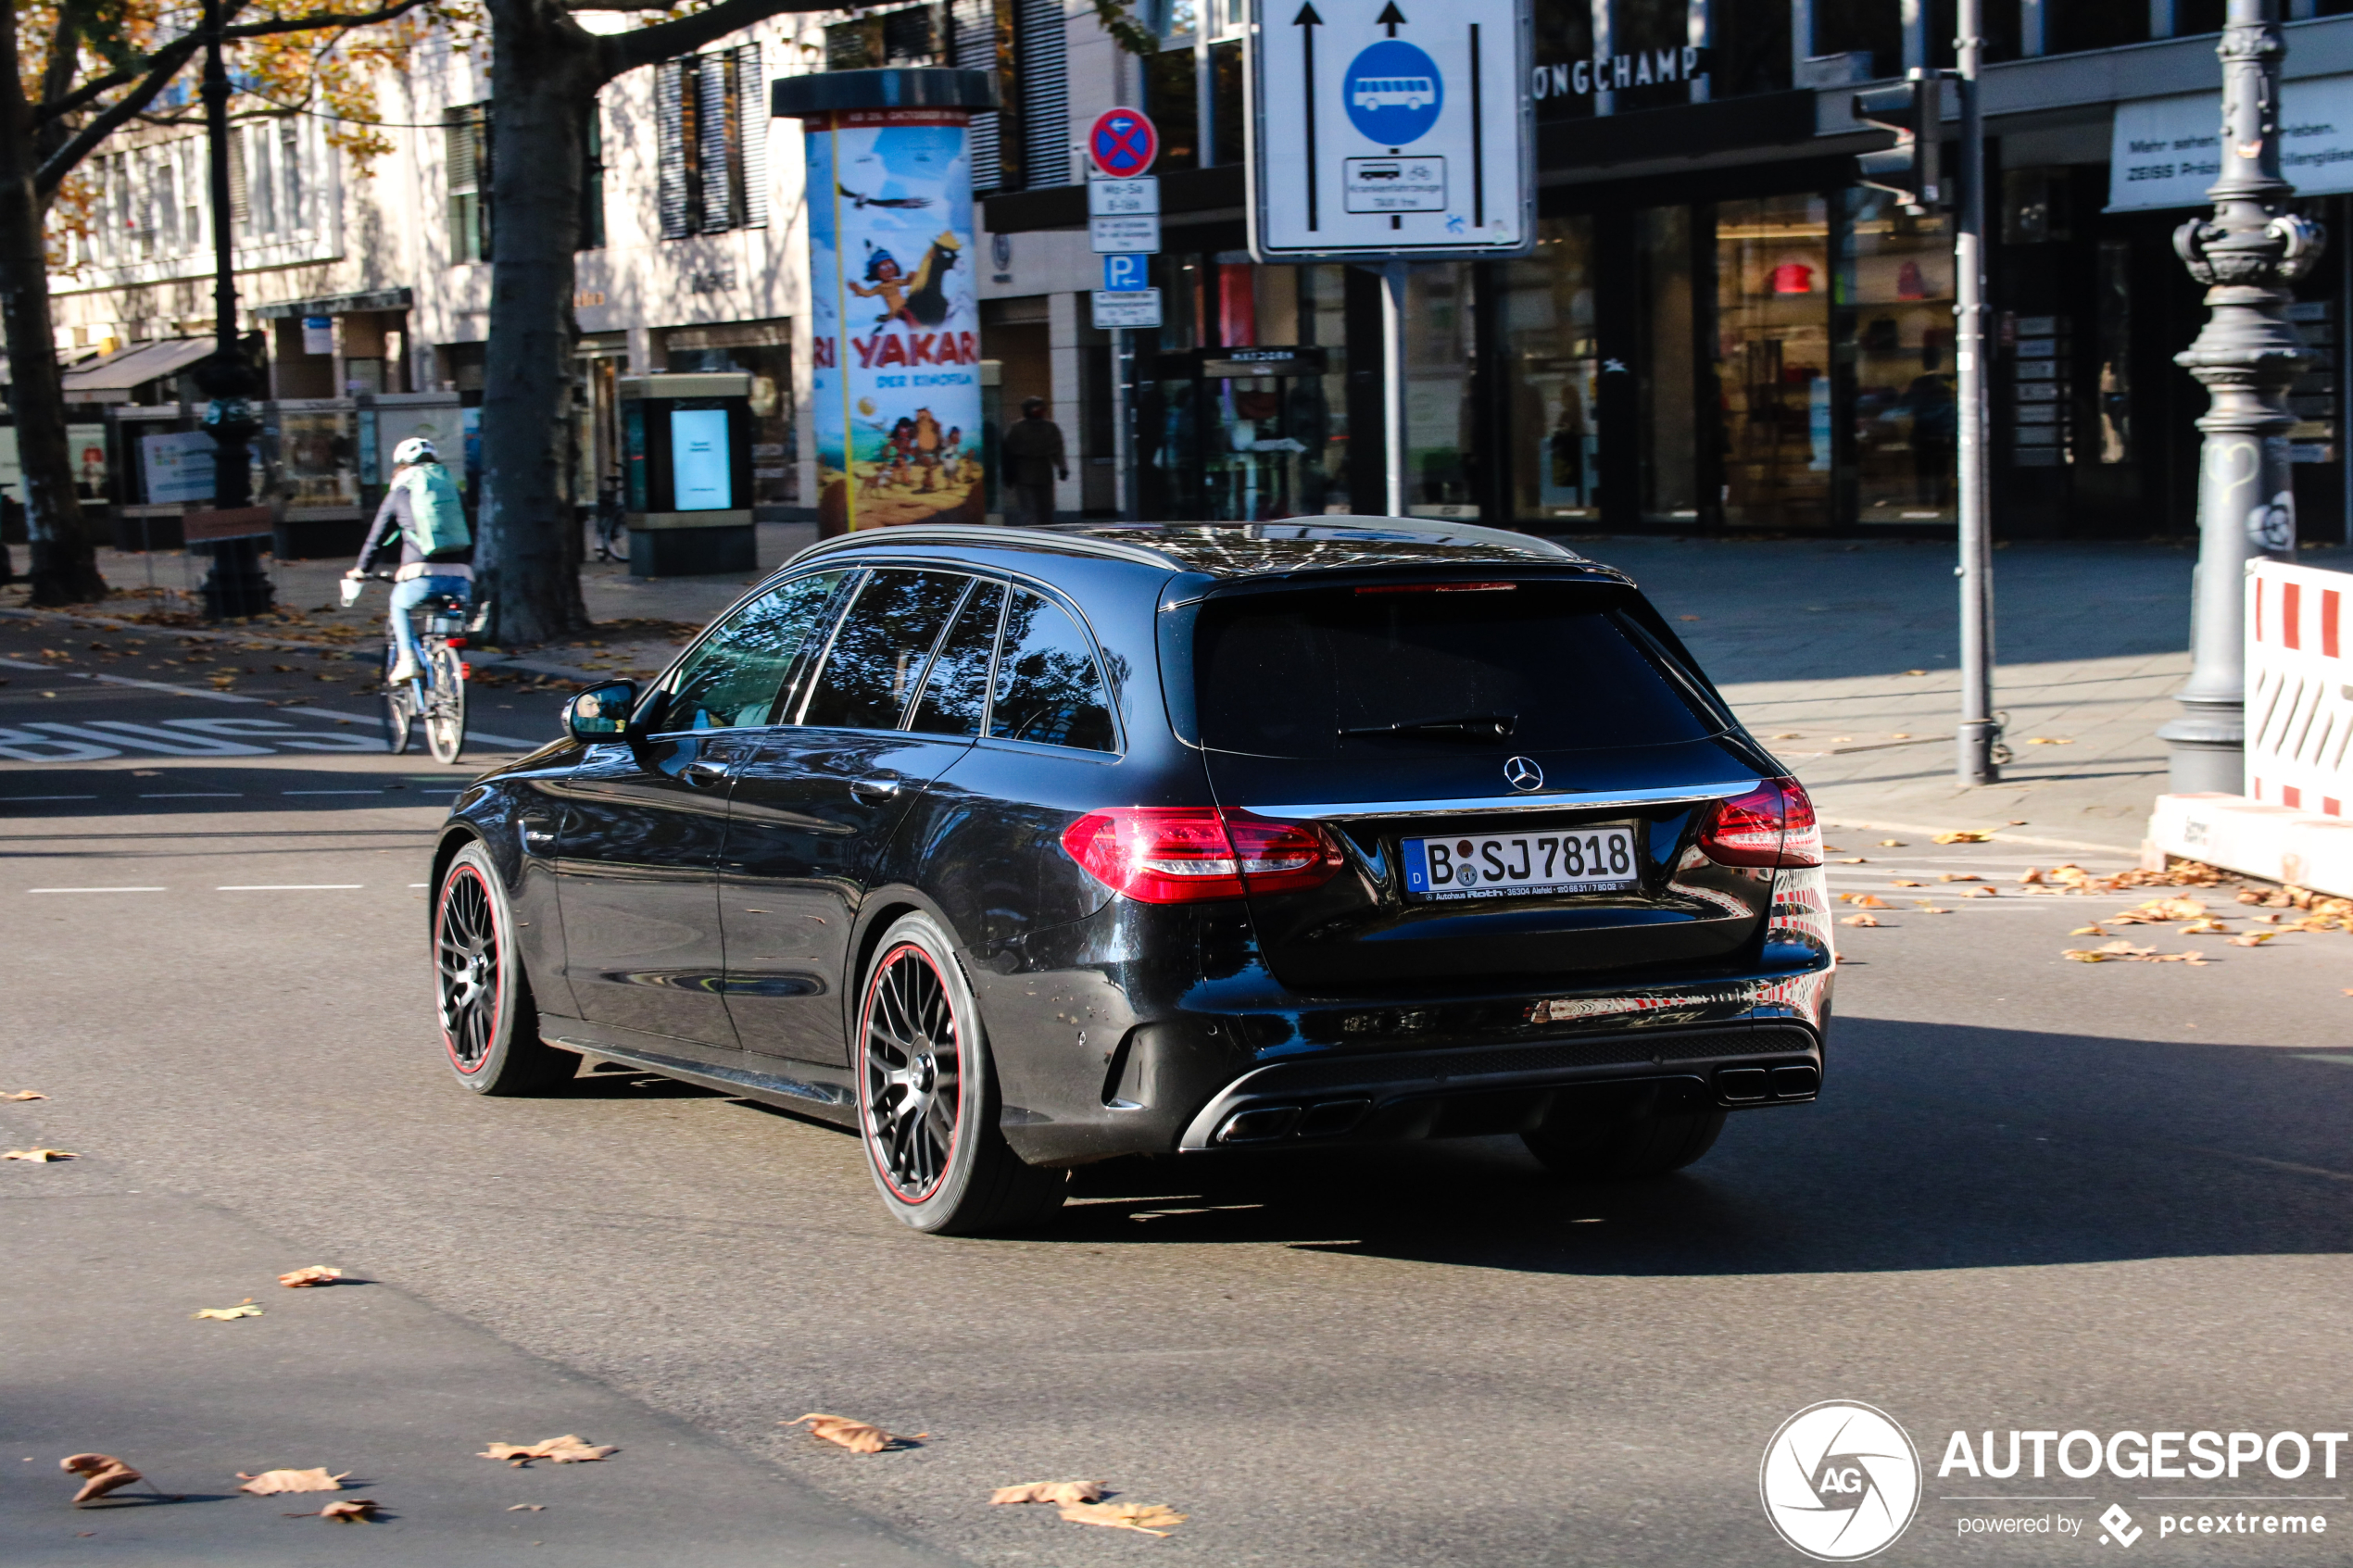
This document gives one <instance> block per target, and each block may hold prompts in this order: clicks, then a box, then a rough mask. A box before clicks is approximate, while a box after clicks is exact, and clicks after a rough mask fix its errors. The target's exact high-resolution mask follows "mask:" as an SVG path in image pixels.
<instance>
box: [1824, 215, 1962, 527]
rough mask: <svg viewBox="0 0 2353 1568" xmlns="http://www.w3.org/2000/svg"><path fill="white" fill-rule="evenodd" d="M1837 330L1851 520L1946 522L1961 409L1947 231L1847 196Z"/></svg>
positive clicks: (1931, 220) (1938, 221)
mask: <svg viewBox="0 0 2353 1568" xmlns="http://www.w3.org/2000/svg"><path fill="white" fill-rule="evenodd" d="M1846 199H1847V202H1848V204H1849V205H1848V222H1847V225H1846V231H1845V237H1844V242H1843V245H1842V247H1841V248H1842V250H1843V256H1842V257H1841V258H1840V270H1839V295H1840V297H1839V302H1838V303H1839V305H1840V307H1841V320H1842V327H1843V331H1844V332H1848V333H1851V334H1852V340H1851V341H1852V345H1853V358H1852V363H1853V365H1854V399H1853V415H1852V422H1851V424H1850V427H1849V428H1850V430H1851V431H1852V434H1853V462H1854V465H1855V483H1856V497H1855V516H1856V521H1860V522H1866V523H1871V522H1951V521H1954V520H1955V518H1956V517H1957V512H1956V510H1955V499H1954V494H1955V485H1956V483H1957V481H1956V469H1955V448H1956V444H1957V440H1958V436H1959V411H1960V406H1959V403H1958V402H1957V381H1956V373H1955V368H1954V364H1953V234H1952V228H1951V223H1950V220H1948V219H1947V218H1945V217H1944V216H1942V215H1928V216H1922V217H1914V216H1912V215H1911V214H1909V213H1906V212H1905V211H1904V209H1903V208H1902V207H1898V206H1897V205H1896V204H1895V200H1894V197H1892V196H1891V195H1889V194H1887V193H1886V192H1884V191H1872V190H1854V191H1849V192H1848V193H1847V194H1846Z"/></svg>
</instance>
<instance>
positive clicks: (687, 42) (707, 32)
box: [597, 0, 841, 81]
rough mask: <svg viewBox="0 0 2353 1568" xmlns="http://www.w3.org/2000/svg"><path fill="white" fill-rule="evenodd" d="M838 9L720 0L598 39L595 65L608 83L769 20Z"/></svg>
mask: <svg viewBox="0 0 2353 1568" xmlns="http://www.w3.org/2000/svg"><path fill="white" fill-rule="evenodd" d="M840 8H841V7H840V6H839V4H838V0H786V3H784V4H779V3H778V0H719V4H718V5H716V6H712V7H711V9H710V10H708V11H697V12H695V13H694V14H693V15H692V16H685V17H675V18H673V19H671V20H669V21H666V22H656V23H655V24H654V25H653V26H651V27H641V28H639V29H637V30H636V31H634V32H615V33H607V34H603V35H601V36H599V37H598V40H597V42H598V44H599V45H600V47H599V48H598V56H599V57H598V64H599V66H600V67H601V68H602V69H603V74H604V77H605V80H607V81H610V80H611V79H612V78H614V77H616V76H619V75H621V74H622V73H623V71H629V70H635V69H637V68H638V67H639V66H649V65H654V64H657V63H658V62H660V61H662V60H669V59H675V58H677V57H678V56H680V55H684V54H686V53H687V52H689V51H690V50H694V49H698V48H699V47H701V46H702V45H703V44H708V43H710V42H711V40H712V39H714V38H724V37H725V36H727V34H729V33H731V32H735V31H739V30H741V29H743V28H747V27H749V26H750V25H751V24H752V23H754V22H757V21H765V20H766V19H768V18H770V17H774V16H783V15H786V14H790V13H795V12H807V11H833V10H839V9H840Z"/></svg>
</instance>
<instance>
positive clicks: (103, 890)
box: [25, 887, 168, 893]
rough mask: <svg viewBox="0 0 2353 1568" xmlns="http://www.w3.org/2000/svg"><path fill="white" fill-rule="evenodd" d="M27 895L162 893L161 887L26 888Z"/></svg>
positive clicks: (164, 890)
mask: <svg viewBox="0 0 2353 1568" xmlns="http://www.w3.org/2000/svg"><path fill="white" fill-rule="evenodd" d="M25 891H26V892H27V893H162V892H166V891H168V889H165V888H161V887H28V888H26V889H25Z"/></svg>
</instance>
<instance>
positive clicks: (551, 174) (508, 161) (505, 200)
mask: <svg viewBox="0 0 2353 1568" xmlns="http://www.w3.org/2000/svg"><path fill="white" fill-rule="evenodd" d="M490 14H491V19H492V26H493V30H494V31H493V44H492V56H491V64H490V83H491V107H490V117H491V118H490V159H491V163H490V179H491V207H490V221H491V231H490V254H491V270H490V281H491V296H490V346H489V349H488V351H487V354H486V356H485V364H484V372H483V390H482V405H483V407H482V501H481V506H480V508H479V509H478V512H477V516H478V518H479V521H480V525H481V526H480V533H481V540H480V547H479V548H478V549H477V550H476V552H475V555H476V563H475V564H476V571H477V573H479V574H481V575H482V576H484V578H485V579H486V581H485V583H484V591H485V592H487V593H488V594H489V595H490V596H491V601H492V603H493V604H494V605H495V606H496V607H497V614H496V619H495V627H496V633H495V634H496V636H497V640H498V641H499V642H501V643H503V644H508V645H514V644H521V643H536V642H545V641H546V640H547V639H548V638H550V637H557V636H562V635H565V634H567V633H578V632H582V631H585V630H586V629H587V627H588V624H589V621H588V611H587V608H586V607H585V605H584V604H583V602H582V600H581V597H580V563H581V553H582V547H581V537H580V524H579V522H578V521H577V519H576V518H575V516H574V514H573V505H572V501H571V498H570V497H569V495H567V485H566V479H567V477H568V476H567V475H566V473H565V471H564V458H565V454H566V453H567V452H569V451H570V450H571V448H572V439H571V433H570V425H571V418H572V390H573V376H574V373H575V372H574V368H573V345H574V343H575V341H576V333H577V331H578V328H577V325H576V323H575V321H574V320H573V247H574V246H576V245H578V244H579V242H580V182H581V176H582V172H583V165H584V163H585V156H586V147H585V143H584V136H585V130H586V126H587V119H588V115H589V114H590V112H591V111H592V110H593V109H594V107H595V106H596V102H597V90H598V88H599V87H600V86H602V85H603V78H602V74H601V73H600V72H599V71H598V59H597V55H596V44H595V40H594V39H593V38H592V37H591V36H590V35H589V34H588V33H587V32H586V31H584V30H583V29H582V28H581V27H580V26H579V24H577V23H576V22H574V21H573V20H572V19H571V18H570V17H568V16H566V15H565V14H564V13H563V12H561V11H560V10H558V9H557V8H556V7H555V6H552V5H549V4H547V3H546V0H492V3H491V5H490ZM485 568H486V570H485Z"/></svg>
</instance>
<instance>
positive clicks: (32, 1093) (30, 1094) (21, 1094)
mask: <svg viewBox="0 0 2353 1568" xmlns="http://www.w3.org/2000/svg"><path fill="white" fill-rule="evenodd" d="M47 1098H49V1097H48V1096H47V1095H44V1094H43V1093H42V1092H41V1091H40V1090H39V1089H19V1090H18V1091H17V1092H16V1093H15V1094H12V1095H0V1099H47Z"/></svg>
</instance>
